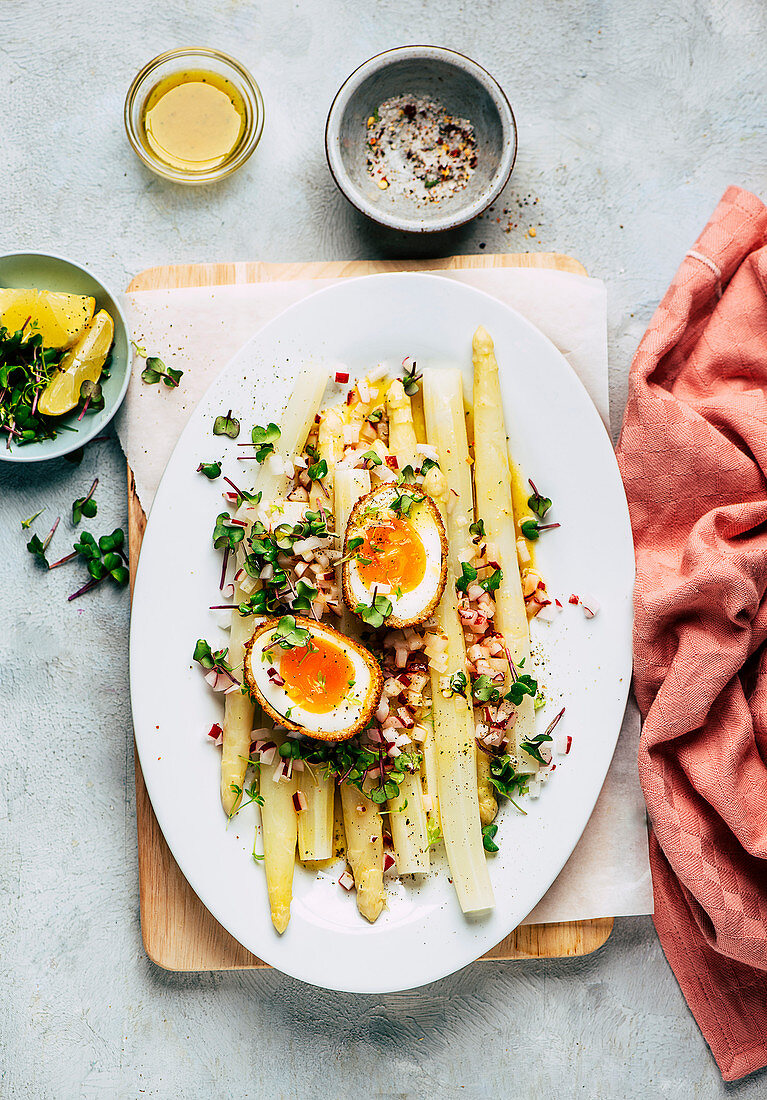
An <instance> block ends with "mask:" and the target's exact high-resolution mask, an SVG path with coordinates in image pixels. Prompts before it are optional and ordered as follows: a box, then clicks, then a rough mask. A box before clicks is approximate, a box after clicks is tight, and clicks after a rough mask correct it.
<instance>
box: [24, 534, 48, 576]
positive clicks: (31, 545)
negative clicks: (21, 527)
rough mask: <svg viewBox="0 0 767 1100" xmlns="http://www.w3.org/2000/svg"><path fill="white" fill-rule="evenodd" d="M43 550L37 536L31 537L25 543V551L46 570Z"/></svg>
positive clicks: (46, 565)
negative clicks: (32, 555)
mask: <svg viewBox="0 0 767 1100" xmlns="http://www.w3.org/2000/svg"><path fill="white" fill-rule="evenodd" d="M45 549H46V548H45V546H44V545H43V543H42V541H41V539H40V538H39V537H38V536H37V535H33V536H32V538H31V539H30V540H29V542H28V543H27V550H29V552H30V554H34V556H35V558H36V559H37V561H39V562H40V564H41V565H44V566H45V568H46V569H47V568H48V559H47V558H46V556H45Z"/></svg>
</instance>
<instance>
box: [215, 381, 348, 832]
mask: <svg viewBox="0 0 767 1100" xmlns="http://www.w3.org/2000/svg"><path fill="white" fill-rule="evenodd" d="M328 378H329V372H328V371H327V370H326V369H325V368H322V367H309V368H307V369H305V370H303V371H300V372H299V375H298V378H297V379H296V382H295V385H294V388H293V391H292V393H291V396H290V399H289V401H288V404H287V408H286V409H285V413H284V415H283V417H282V425H281V429H280V438H279V439H278V440H277V443H276V444H275V453H276V454H277V455H279V456H280V458H281V460H282V462H283V464H284V463H285V462H286V461H287V460H288V459H290V458H292V457H293V455H294V454H296V452H297V451H298V450H300V449H301V448H302V447H303V445H304V442H305V441H306V437H307V436H308V435H309V432H310V431H311V429H312V426H313V424H314V418H315V416H316V415H317V410H318V409H319V407H320V402H321V401H322V395H323V393H324V392H325V387H326V386H327V383H328ZM276 465H277V463H274V464H272V465H271V466H268V467H267V466H261V467H259V470H258V475H257V478H256V490H257V491H259V492H260V493H261V494H262V499H263V500H264V501H270V500H276V499H277V498H278V497H281V496H284V495H285V489H286V487H287V482H288V479H287V477H286V475H285V473H284V471H283V472H282V473H276V472H275V471H274V469H273V466H276ZM247 599H248V595H247V594H246V593H244V592H243V591H242V590H241V589H240V588H239V585H235V591H234V603H235V604H239V603H242V602H245V601H247ZM254 626H255V623H254V621H253V617H252V616H245V617H243V616H242V615H240V613H239V611H237V610H234V611H233V612H232V626H231V630H230V633H229V654H228V658H227V659H228V661H229V664H230V665H231V666H232V668H233V669H235V670H237V671H235V676H238V677H239V676H240V670H241V669H242V662H243V659H244V655H245V654H244V650H243V646H244V644H245V642H247V641H248V639H249V638H250V637H251V635H252V634H253V630H254ZM252 728H253V704H252V702H251V701H250V698H249V696H247V695H241V694H240V693H239V692H232V694H231V695H227V696H226V698H225V701H224V725H223V730H224V737H223V747H222V753H221V803H222V805H223V807H224V811H225V812H226V814H227V816H230V815H231V814H232V812H233V811H234V810H235V808H236V807H237V804H238V801H239V797H240V796H238V795H237V793H236V791H235V788H236V787H239V788H240V789H241V788H242V783H243V779H244V778H245V772H246V770H247V766H248V765H247V760H248V757H249V755H250V732H251V730H252Z"/></svg>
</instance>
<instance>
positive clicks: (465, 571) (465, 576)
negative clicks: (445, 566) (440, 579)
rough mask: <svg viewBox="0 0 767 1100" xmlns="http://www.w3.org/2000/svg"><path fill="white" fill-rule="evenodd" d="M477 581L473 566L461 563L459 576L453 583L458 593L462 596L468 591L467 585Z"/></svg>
mask: <svg viewBox="0 0 767 1100" xmlns="http://www.w3.org/2000/svg"><path fill="white" fill-rule="evenodd" d="M476 579H477V570H476V569H475V568H474V566H473V565H470V564H469V563H468V562H467V561H462V562H461V575H460V577H459V578H458V580H457V581H456V582H455V587H456V588H457V589H458V591H459V592H463V593H464V595H465V594H466V593H467V592H468V591H469V585H471V584H473V583H474V581H475V580H476Z"/></svg>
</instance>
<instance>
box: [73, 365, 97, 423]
mask: <svg viewBox="0 0 767 1100" xmlns="http://www.w3.org/2000/svg"><path fill="white" fill-rule="evenodd" d="M101 374H102V377H103V374H104V371H103V370H102V372H101ZM80 401H81V402H82V406H83V407H82V409H80V415H79V416H78V418H77V419H78V420H82V418H83V417H84V416H85V414H86V412H87V411H88V409H90V411H91V412H98V411H99V409H103V408H104V394H103V392H102V389H101V383H100V382H91V380H90V379H89V378H86V380H85V381H84V382H83V384H82V386H80Z"/></svg>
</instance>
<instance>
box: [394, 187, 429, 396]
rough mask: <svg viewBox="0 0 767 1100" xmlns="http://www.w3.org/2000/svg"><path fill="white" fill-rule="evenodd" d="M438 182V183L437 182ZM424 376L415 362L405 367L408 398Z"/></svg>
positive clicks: (404, 376)
mask: <svg viewBox="0 0 767 1100" xmlns="http://www.w3.org/2000/svg"><path fill="white" fill-rule="evenodd" d="M435 182H436V181H435ZM429 186H431V187H433V186H434V184H428V183H427V184H426V187H429ZM422 377H423V375H421V374H419V373H418V368H417V364H416V363H415V362H414V363H413V365H412V367H405V368H404V370H403V372H402V387H403V389H404V391H405V393H406V394H407V395H408V397H415V395H416V394H417V393H418V383H419V382H420V381H421V378H422Z"/></svg>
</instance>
